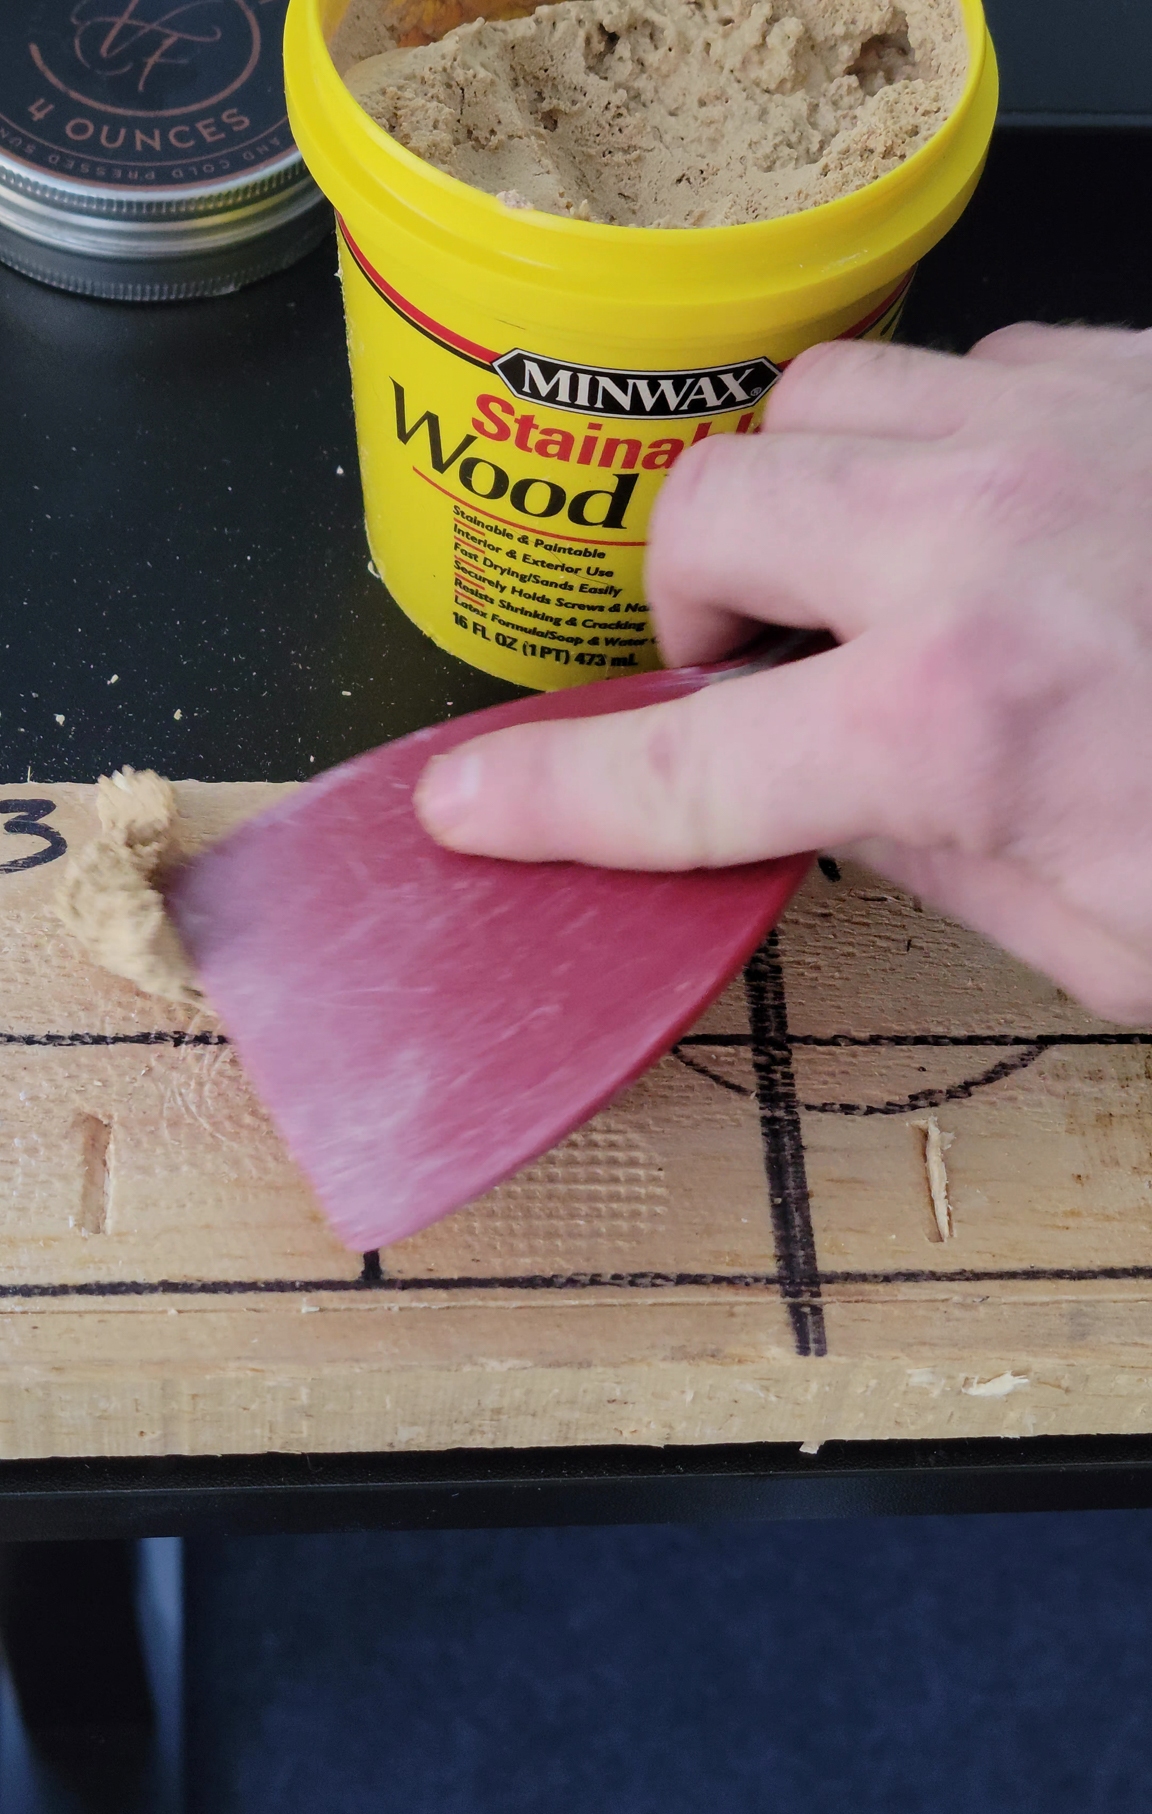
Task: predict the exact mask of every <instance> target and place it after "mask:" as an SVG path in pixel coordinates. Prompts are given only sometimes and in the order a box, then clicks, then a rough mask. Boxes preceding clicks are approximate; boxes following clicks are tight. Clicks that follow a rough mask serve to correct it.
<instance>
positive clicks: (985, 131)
mask: <svg viewBox="0 0 1152 1814" xmlns="http://www.w3.org/2000/svg"><path fill="white" fill-rule="evenodd" d="M355 4H357V5H358V6H359V7H360V8H361V9H362V8H363V5H364V0H355ZM957 10H958V27H957V29H958V30H959V29H962V30H963V31H964V32H965V33H966V35H967V44H968V59H967V74H966V77H965V78H964V79H963V82H962V85H960V90H959V98H958V100H957V102H956V104H955V106H954V107H953V108H952V110H951V112H950V113H949V114H948V115H947V117H946V118H945V119H944V121H943V124H941V125H940V126H939V128H938V130H936V131H935V132H934V133H933V134H932V136H931V137H929V138H927V140H926V141H925V142H924V143H923V144H922V146H921V148H919V149H917V150H914V151H913V152H912V154H911V155H910V156H908V157H907V158H906V159H905V161H904V162H902V163H899V164H897V165H896V166H895V167H894V168H891V169H889V170H888V171H887V173H886V174H884V175H882V176H880V177H878V178H877V179H876V180H874V181H868V182H866V183H865V184H864V186H863V187H860V188H857V189H855V190H853V191H852V192H850V193H847V194H843V195H841V196H839V197H838V198H837V199H833V200H831V201H827V202H824V203H822V205H819V206H814V207H808V208H803V209H802V210H801V211H799V212H793V213H788V214H784V215H782V216H781V217H779V218H775V219H767V220H753V221H750V222H748V223H747V224H740V225H725V226H701V227H694V226H686V227H660V226H652V227H649V226H640V227H636V226H621V225H606V224H600V223H598V222H596V221H594V220H588V219H581V218H574V217H573V216H572V215H571V214H568V215H564V214H560V213H549V212H543V211H541V210H540V208H539V207H537V206H531V207H526V206H524V205H522V203H521V198H520V197H519V196H516V195H514V196H513V197H511V201H512V205H509V199H510V198H509V197H508V196H504V197H503V198H501V197H499V196H497V195H492V194H487V193H485V192H484V191H483V190H482V189H480V188H477V187H474V186H472V183H471V182H464V181H461V180H459V179H458V178H457V177H455V176H450V175H447V174H445V173H444V172H443V171H442V170H440V169H438V168H436V167H435V166H434V165H433V164H432V163H430V162H428V161H426V160H425V159H424V158H422V157H419V156H416V155H415V154H414V153H413V152H412V151H411V150H408V149H406V147H405V146H404V145H402V144H401V143H400V142H399V141H398V139H397V138H395V137H393V136H391V135H390V133H389V132H387V131H385V130H384V128H383V127H382V126H381V125H379V124H377V123H376V121H375V120H373V119H372V118H370V117H369V114H368V113H367V112H366V111H365V110H364V108H363V107H361V106H360V105H359V104H358V102H357V100H356V99H354V97H353V95H352V94H351V93H350V92H349V89H348V87H347V86H346V85H345V83H344V81H343V80H342V79H341V76H340V74H339V73H338V71H337V68H336V66H335V63H334V61H333V58H332V55H331V54H330V50H329V45H330V43H331V42H332V39H333V37H334V34H335V33H336V31H337V28H338V27H339V26H340V24H341V20H342V18H343V15H344V12H345V0H291V4H290V6H289V10H288V20H287V27H286V34H285V45H284V68H285V81H286V86H287V94H288V108H289V117H290V120H291V123H292V128H293V132H294V135H295V139H296V142H297V144H298V145H299V147H300V149H301V152H302V153H303V156H304V160H305V162H306V164H307V165H308V167H309V169H310V170H311V172H312V174H313V176H314V177H315V179H316V181H317V183H318V184H319V186H320V188H321V189H322V190H323V191H324V193H325V194H326V195H327V196H328V197H329V199H330V200H331V201H332V202H333V203H334V205H335V207H336V211H337V216H338V220H339V225H340V230H341V232H340V259H341V269H342V274H343V283H344V300H345V307H346V311H347V321H348V344H349V351H350V358H351V368H352V383H353V391H354V398H355V409H356V421H357V431H358V437H359V444H360V459H361V471H362V476H363V483H364V497H365V507H366V515H367V526H368V539H369V543H370V546H371V552H372V556H373V559H374V561H375V564H376V566H377V568H378V569H379V572H380V574H381V575H382V577H383V579H384V581H385V583H386V585H387V587H388V590H389V591H390V592H391V594H392V596H393V598H394V599H395V600H396V602H397V603H398V604H399V605H400V606H401V608H402V609H403V610H404V611H405V612H407V614H408V615H409V616H410V617H411V618H412V619H413V620H414V621H415V622H416V623H417V624H418V625H419V626H420V628H421V629H422V630H424V631H425V632H426V633H427V634H428V635H429V636H430V637H432V639H433V640H434V641H435V642H437V643H438V644H439V645H440V646H441V647H442V648H444V649H447V650H450V651H451V652H452V653H453V654H455V655H458V656H460V657H461V658H462V659H463V660H465V661H467V662H470V663H471V664H472V665H473V666H475V667H477V668H481V669H483V670H485V671H486V672H487V673H490V674H494V675H498V676H500V677H502V678H503V679H505V680H509V681H514V682H518V683H519V684H521V685H523V686H527V687H535V688H541V689H546V688H556V687H564V686H572V685H575V684H577V683H579V682H581V681H585V680H597V679H603V678H604V677H605V676H606V675H609V674H614V673H628V672H633V671H635V670H637V669H644V668H653V667H657V666H659V665H660V664H659V655H658V651H657V648H656V644H655V640H654V638H653V634H652V629H651V625H650V622H649V617H648V612H647V607H646V604H645V596H644V581H643V557H644V544H645V531H646V526H647V523H648V518H649V515H650V512H651V509H652V504H653V500H654V499H655V497H656V493H657V491H658V489H659V486H660V484H661V483H662V481H663V478H664V475H665V473H666V472H667V471H668V469H669V467H670V466H671V465H672V464H673V463H674V461H675V460H676V459H677V458H678V457H679V455H680V454H681V453H682V452H683V451H684V449H685V448H686V447H688V446H690V445H692V444H693V443H695V442H698V441H700V440H702V439H703V438H704V437H705V436H706V435H716V434H747V433H750V432H752V431H754V430H755V429H756V427H757V426H758V424H759V422H760V419H761V416H762V413H763V410H764V404H765V399H766V397H767V395H768V393H769V391H770V389H771V387H772V385H773V384H774V383H775V381H776V379H777V377H778V376H779V374H780V371H781V369H782V367H783V366H784V365H785V364H786V363H787V362H788V361H789V360H790V359H793V358H795V356H796V355H797V354H798V353H800V352H802V351H803V350H804V348H806V347H809V346H812V345H813V344H815V343H816V342H818V341H822V340H830V339H835V338H837V337H853V336H855V337H862V336H869V337H873V338H884V337H887V336H888V335H890V334H891V333H892V331H893V329H894V327H895V325H896V321H897V318H898V315H899V311H900V307H901V303H902V299H903V297H904V293H905V291H906V289H907V286H908V284H909V281H910V279H911V274H912V272H913V270H914V268H915V265H916V262H917V260H918V259H919V258H920V257H921V256H922V255H923V253H924V252H926V251H927V250H928V249H929V248H930V247H931V246H933V245H934V244H935V243H936V242H937V240H939V239H940V238H942V237H943V235H944V234H945V233H946V232H947V230H948V228H949V227H950V226H951V225H952V224H953V223H954V221H955V220H956V219H957V218H958V216H959V215H960V213H961V211H962V210H963V208H964V206H965V204H966V203H967V201H968V199H969V197H970V195H971V193H972V190H973V188H974V187H975V184H976V181H977V178H978V176H979V173H980V170H981V167H982V164H983V161H984V157H985V154H986V151H987V146H988V141H989V137H990V135H991V130H992V124H993V119H994V115H995V111H996V99H997V83H996V69H995V61H994V57H993V52H992V47H991V44H990V42H989V39H988V35H987V30H986V27H985V23H984V18H983V13H982V11H981V7H980V4H979V0H957ZM961 21H962V23H961ZM468 29H471V28H468ZM765 508H766V509H768V510H770V509H771V500H770V499H766V500H765ZM828 527H829V534H835V533H836V526H835V525H834V524H829V526H828Z"/></svg>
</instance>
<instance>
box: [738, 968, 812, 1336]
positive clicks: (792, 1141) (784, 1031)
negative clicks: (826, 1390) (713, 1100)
mask: <svg viewBox="0 0 1152 1814" xmlns="http://www.w3.org/2000/svg"><path fill="white" fill-rule="evenodd" d="M744 983H745V989H746V991H747V997H748V1019H749V1023H750V1025H751V1029H752V1064H753V1068H754V1070H755V1072H756V1095H757V1099H758V1102H759V1105H760V1134H761V1138H762V1140H763V1142H764V1165H765V1170H766V1172H767V1176H768V1197H769V1201H770V1203H771V1206H772V1234H773V1239H774V1241H775V1246H776V1264H777V1266H778V1267H779V1270H780V1290H781V1293H782V1295H783V1298H784V1302H785V1303H786V1305H787V1306H788V1314H789V1317H790V1318H791V1321H792V1334H793V1338H794V1340H795V1343H796V1352H797V1354H801V1355H811V1356H814V1357H817V1356H821V1355H825V1354H827V1352H828V1335H827V1330H826V1328H825V1323H824V1310H823V1306H822V1305H821V1302H820V1276H819V1271H818V1268H817V1264H816V1236H815V1232H814V1230H813V1228H812V1209H811V1204H810V1202H809V1199H808V1171H807V1167H806V1165H805V1161H804V1136H803V1132H802V1130H801V1127H800V1109H799V1104H798V1102H797V1099H796V1077H795V1074H794V1072H793V1069H792V1046H791V1043H790V1041H789V1037H788V1005H787V1002H786V1000H785V996H784V971H783V967H782V965H781V963H780V941H779V939H778V937H777V935H776V933H775V932H770V933H769V935H768V937H767V939H766V940H765V942H764V944H763V945H762V946H761V947H760V949H759V951H758V952H757V953H756V955H755V957H753V958H752V960H751V962H750V963H749V964H748V966H747V968H746V969H745V972H744Z"/></svg>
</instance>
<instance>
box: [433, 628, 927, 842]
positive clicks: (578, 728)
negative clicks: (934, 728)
mask: <svg viewBox="0 0 1152 1814" xmlns="http://www.w3.org/2000/svg"><path fill="white" fill-rule="evenodd" d="M870 640H871V639H870V638H869V637H862V638H860V639H858V640H857V641H856V642H854V643H848V644H845V645H843V646H842V647H840V648H837V649H834V650H831V651H829V652H828V653H827V654H823V655H816V656H811V657H809V658H808V659H807V660H804V661H799V662H795V663H793V664H792V665H791V666H789V667H784V668H778V669H771V670H769V671H767V672H765V673H760V674H754V675H749V676H747V677H745V678H741V679H739V680H725V681H717V682H713V684H711V685H710V686H707V687H705V688H704V689H703V690H702V691H700V692H698V693H694V694H692V695H690V696H689V697H687V698H685V699H677V700H674V701H671V702H669V703H667V704H664V705H656V706H647V707H645V708H644V709H643V710H641V711H632V712H614V713H609V714H606V715H604V716H602V717H597V718H574V719H561V720H554V721H552V722H543V723H535V724H521V725H515V726H511V727H509V728H508V729H507V730H502V731H494V732H492V733H491V734H490V735H488V736H487V737H478V738H475V739H474V740H473V741H472V742H471V743H465V744H461V745H459V746H458V747H457V748H456V749H454V750H452V751H450V752H449V753H448V754H446V755H443V756H438V757H436V758H434V759H433V761H431V762H430V763H429V764H428V767H427V768H426V769H425V771H424V773H423V775H422V776H421V778H420V781H419V784H418V786H417V789H416V795H415V807H416V812H417V815H418V817H419V819H420V822H421V824H422V825H423V826H424V828H425V830H426V831H428V832H429V833H430V834H431V836H432V837H434V838H435V839H436V840H437V841H438V842H439V843H441V844H445V845H447V846H448V847H449V848H450V849H453V850H461V851H469V852H471V853H473V854H474V855H479V856H494V857H514V858H518V859H520V860H525V861H536V862H548V861H558V860H563V859H573V860H576V861H578V862H583V863H597V864H601V865H604V866H605V867H608V868H613V869H668V870H676V869H699V868H713V867H719V866H721V865H724V864H729V863H745V862H750V861H754V860H756V859H758V858H761V857H774V856H787V855H792V854H794V853H795V852H797V851H802V850H810V849H813V848H815V847H819V846H822V845H827V844H833V843H843V842H847V841H849V840H852V839H856V838H860V837H867V836H874V835H898V834H897V833H896V832H895V830H894V827H893V826H892V825H891V823H890V822H889V820H888V818H887V817H886V815H885V814H884V813H883V812H882V811H881V810H880V807H881V805H882V803H883V802H885V801H886V800H893V799H899V798H901V797H903V796H906V795H907V791H908V773H907V768H908V765H907V762H906V760H905V758H904V757H903V756H902V755H901V753H900V751H899V750H898V749H897V748H896V747H894V746H893V747H892V748H889V747H887V745H886V742H885V739H884V737H883V735H882V734H881V735H877V734H876V732H875V730H874V729H872V728H870V727H872V726H874V725H875V724H876V722H877V720H878V718H879V719H880V720H881V721H882V719H883V714H879V715H878V714H876V713H875V712H873V713H861V712H860V711H859V710H854V709H853V703H852V702H853V699H854V698H857V697H859V696H860V690H861V689H862V688H865V689H866V688H867V686H868V671H869V670H871V669H872V667H873V665H874V664H873V661H872V659H871V658H870V656H869V654H868V652H867V649H866V645H867V644H868V643H869V641H870ZM864 697H867V694H866V692H865V694H864ZM894 741H895V740H894ZM882 828H883V829H882ZM906 829H907V827H906V826H902V827H901V830H902V831H903V830H906ZM918 829H919V827H918Z"/></svg>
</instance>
